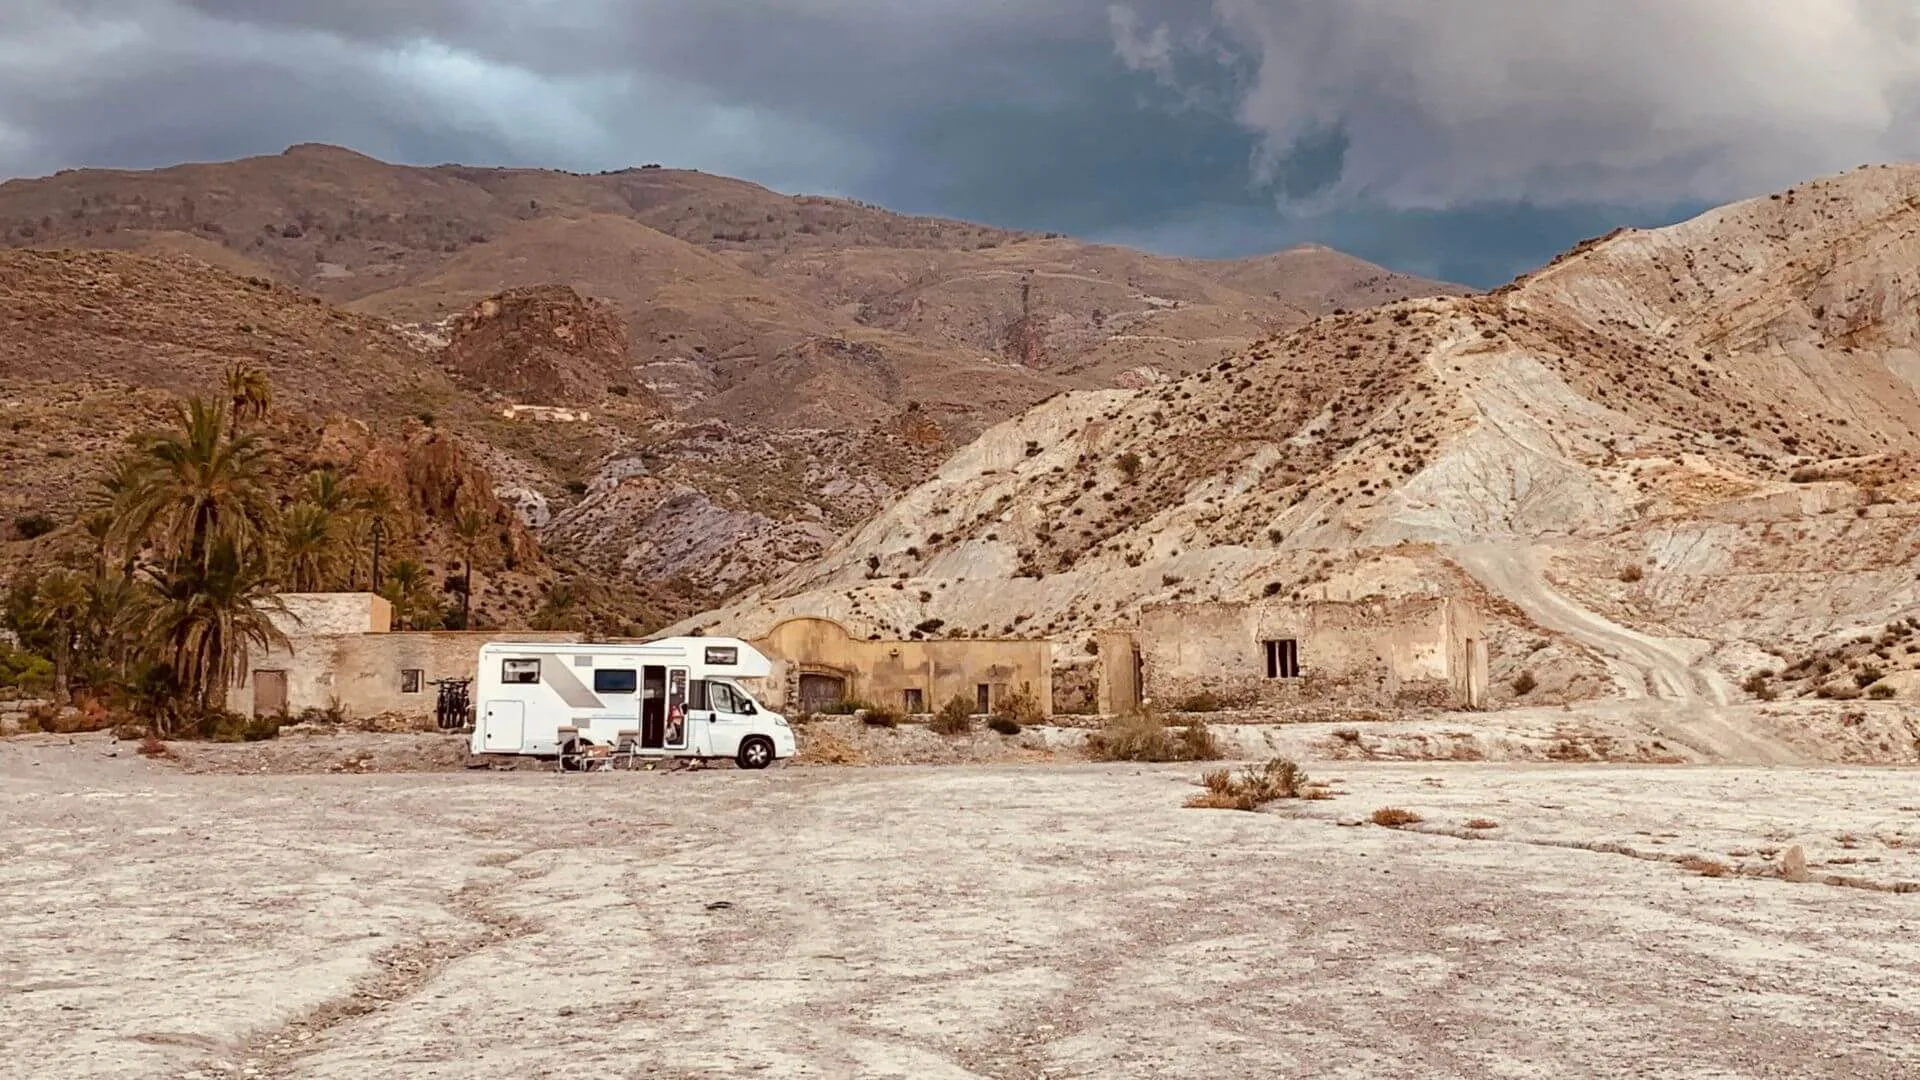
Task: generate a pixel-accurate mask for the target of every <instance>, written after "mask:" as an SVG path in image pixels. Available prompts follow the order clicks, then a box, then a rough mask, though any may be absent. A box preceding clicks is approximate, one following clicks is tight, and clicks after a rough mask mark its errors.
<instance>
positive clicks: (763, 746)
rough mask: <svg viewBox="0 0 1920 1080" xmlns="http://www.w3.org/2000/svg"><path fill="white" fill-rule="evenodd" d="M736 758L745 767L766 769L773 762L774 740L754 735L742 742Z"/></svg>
mask: <svg viewBox="0 0 1920 1080" xmlns="http://www.w3.org/2000/svg"><path fill="white" fill-rule="evenodd" d="M735 760H736V761H737V762H739V764H740V767H741V768H743V769H764V768H766V767H767V766H769V765H771V764H773V740H771V739H768V738H765V737H763V736H760V735H754V736H752V737H750V738H748V739H747V741H745V742H743V743H741V744H740V753H739V754H738V755H737V756H736V758H735Z"/></svg>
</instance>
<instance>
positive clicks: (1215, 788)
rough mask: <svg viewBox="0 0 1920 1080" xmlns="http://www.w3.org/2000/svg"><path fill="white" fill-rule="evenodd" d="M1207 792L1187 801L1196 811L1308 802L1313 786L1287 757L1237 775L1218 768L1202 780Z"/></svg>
mask: <svg viewBox="0 0 1920 1080" xmlns="http://www.w3.org/2000/svg"><path fill="white" fill-rule="evenodd" d="M1200 783H1201V784H1202V785H1203V786H1205V787H1206V791H1204V792H1202V793H1200V794H1198V795H1195V796H1194V797H1193V798H1191V799H1188V800H1187V805H1188V806H1189V807H1192V808H1193V809H1196V810H1257V809H1259V808H1260V807H1262V806H1265V805H1266V804H1267V803H1270V802H1274V801H1276V800H1279V799H1304V798H1309V797H1325V796H1309V795H1308V794H1307V793H1308V792H1310V791H1319V792H1325V791H1326V789H1325V788H1314V787H1311V786H1310V785H1309V784H1308V782H1307V774H1306V773H1305V772H1304V771H1302V770H1301V768H1300V766H1299V765H1298V764H1296V763H1294V762H1292V761H1289V760H1287V759H1286V758H1274V759H1273V760H1272V761H1269V762H1267V763H1266V764H1265V765H1260V766H1254V765H1249V766H1247V767H1246V768H1244V769H1242V770H1240V772H1239V774H1238V775H1235V774H1234V772H1233V770H1231V769H1215V770H1213V771H1212V772H1209V773H1207V774H1206V775H1205V776H1203V777H1201V778H1200Z"/></svg>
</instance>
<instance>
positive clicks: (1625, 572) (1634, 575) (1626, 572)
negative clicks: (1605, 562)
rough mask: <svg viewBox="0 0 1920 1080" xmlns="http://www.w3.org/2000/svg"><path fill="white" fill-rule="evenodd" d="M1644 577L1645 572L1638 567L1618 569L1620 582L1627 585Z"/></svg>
mask: <svg viewBox="0 0 1920 1080" xmlns="http://www.w3.org/2000/svg"><path fill="white" fill-rule="evenodd" d="M1646 576H1647V572H1646V571H1645V570H1642V569H1640V568H1639V567H1638V566H1623V567H1621V568H1620V580H1621V581H1624V582H1626V583H1627V584H1629V585H1631V584H1633V583H1634V582H1636V581H1639V580H1640V579H1641V578H1643V577H1646Z"/></svg>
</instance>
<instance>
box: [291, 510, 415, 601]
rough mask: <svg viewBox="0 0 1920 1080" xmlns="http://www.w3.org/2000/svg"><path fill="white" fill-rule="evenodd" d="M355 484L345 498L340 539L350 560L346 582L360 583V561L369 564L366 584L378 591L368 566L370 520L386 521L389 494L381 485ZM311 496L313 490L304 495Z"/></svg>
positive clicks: (371, 524) (350, 585)
mask: <svg viewBox="0 0 1920 1080" xmlns="http://www.w3.org/2000/svg"><path fill="white" fill-rule="evenodd" d="M356 487H357V490H355V491H353V492H352V493H351V494H350V495H349V496H348V497H347V503H346V509H345V511H344V513H345V514H346V528H345V530H344V532H345V536H344V541H345V547H346V552H347V558H348V559H349V560H350V561H349V563H348V570H347V585H348V586H349V587H353V586H356V585H358V584H359V582H360V566H361V564H363V563H369V567H368V571H367V587H368V588H369V589H374V590H375V591H378V590H377V589H376V588H375V586H376V583H375V582H374V580H373V571H372V567H371V565H370V555H371V552H370V551H369V548H370V547H371V546H372V543H373V532H374V523H375V522H377V521H386V520H389V519H390V518H391V516H392V515H393V512H394V501H393V494H392V493H391V492H389V491H388V490H387V488H386V487H385V486H384V485H381V484H369V485H366V486H358V485H356ZM312 495H313V492H312V491H311V490H309V491H308V496H309V497H311V496H312Z"/></svg>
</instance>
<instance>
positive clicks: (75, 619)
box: [35, 570, 87, 704]
mask: <svg viewBox="0 0 1920 1080" xmlns="http://www.w3.org/2000/svg"><path fill="white" fill-rule="evenodd" d="M35 603H36V607H37V608H38V612H37V615H36V621H37V622H38V623H39V624H40V626H41V628H42V629H44V630H46V631H48V632H49V633H50V634H51V635H52V636H53V692H54V696H55V698H56V699H57V700H59V701H60V702H61V703H63V704H64V703H65V702H66V701H67V700H68V695H69V690H70V685H69V684H70V683H71V681H72V679H73V646H74V641H75V639H76V638H78V637H79V636H80V628H81V625H82V623H83V622H85V620H86V617H87V587H86V583H85V582H83V581H81V580H80V575H78V574H75V573H74V572H72V571H71V570H61V571H57V572H55V573H53V574H49V575H48V576H47V577H46V578H44V579H43V580H42V581H41V582H40V590H39V595H38V596H37V597H36V598H35Z"/></svg>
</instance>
